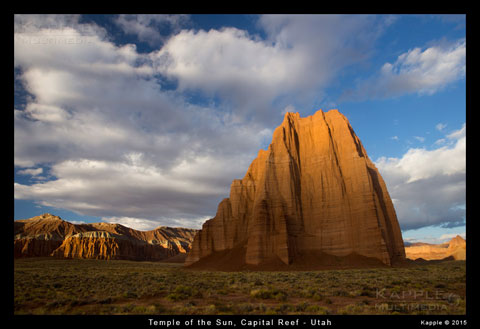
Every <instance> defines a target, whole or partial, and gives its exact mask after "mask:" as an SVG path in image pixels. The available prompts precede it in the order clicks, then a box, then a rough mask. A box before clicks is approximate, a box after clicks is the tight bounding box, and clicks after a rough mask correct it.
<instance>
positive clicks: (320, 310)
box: [305, 305, 330, 314]
mask: <svg viewBox="0 0 480 329" xmlns="http://www.w3.org/2000/svg"><path fill="white" fill-rule="evenodd" d="M305 312H306V313H307V314H330V310H329V309H328V308H326V307H323V306H320V305H309V306H308V307H307V308H306V309H305Z"/></svg>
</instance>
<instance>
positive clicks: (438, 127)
mask: <svg viewBox="0 0 480 329" xmlns="http://www.w3.org/2000/svg"><path fill="white" fill-rule="evenodd" d="M446 127H447V124H446V123H441V122H440V123H438V124H437V125H436V126H435V129H437V130H438V131H442V130H443V129H445V128H446Z"/></svg>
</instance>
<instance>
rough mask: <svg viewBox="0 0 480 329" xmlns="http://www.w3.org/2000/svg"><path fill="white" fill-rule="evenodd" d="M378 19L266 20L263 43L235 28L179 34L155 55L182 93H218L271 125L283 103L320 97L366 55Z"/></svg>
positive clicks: (308, 17) (262, 21)
mask: <svg viewBox="0 0 480 329" xmlns="http://www.w3.org/2000/svg"><path fill="white" fill-rule="evenodd" d="M382 22H383V21H382V20H378V19H375V18H374V17H370V16H363V15H346V16H344V15H264V16H261V17H260V19H259V22H258V25H259V27H260V28H262V29H263V30H264V31H265V32H266V34H267V38H266V39H265V40H264V39H261V38H260V37H258V36H257V35H250V34H249V33H248V32H246V31H244V30H239V29H236V28H223V29H221V30H209V31H203V30H200V31H193V30H183V31H181V32H180V33H178V34H176V35H174V36H172V37H171V38H170V39H169V40H168V42H166V44H165V45H164V47H162V49H160V50H159V51H158V52H157V53H155V56H153V57H154V60H155V62H156V63H157V68H158V70H159V71H160V72H161V73H162V74H165V75H166V76H168V77H170V78H172V79H176V81H178V86H179V89H180V90H193V91H200V92H202V93H204V94H206V95H209V96H211V97H214V96H217V97H219V98H220V99H222V100H223V101H224V102H227V103H230V104H233V105H234V107H235V109H236V111H237V112H241V113H242V115H251V116H255V117H256V118H257V120H262V121H264V122H269V120H270V122H271V118H272V117H276V116H274V115H272V114H273V113H277V115H278V113H279V112H280V111H281V110H282V109H283V108H285V106H287V105H289V104H292V103H297V104H302V102H303V103H304V104H306V103H308V102H309V101H311V100H312V99H313V98H321V97H322V90H323V88H325V87H326V86H328V84H329V83H331V81H332V79H333V78H334V76H335V74H336V73H338V72H339V71H340V70H341V69H343V68H345V67H347V66H349V65H352V64H355V63H357V62H359V61H361V60H364V59H365V58H367V57H368V56H369V54H370V53H371V49H372V47H373V44H374V42H375V40H376V38H378V36H379V35H380V33H381V32H380V31H382V26H383V25H382V24H383V23H382ZM359 30H361V31H362V33H357V32H358V31H359ZM205 77H208V79H205ZM272 105H275V106H276V107H275V108H273V107H272ZM300 108H301V106H300Z"/></svg>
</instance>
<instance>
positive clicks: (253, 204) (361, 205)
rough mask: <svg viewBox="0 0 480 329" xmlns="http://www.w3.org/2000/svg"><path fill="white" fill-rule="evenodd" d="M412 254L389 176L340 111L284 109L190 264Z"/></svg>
mask: <svg viewBox="0 0 480 329" xmlns="http://www.w3.org/2000/svg"><path fill="white" fill-rule="evenodd" d="M404 260H405V249H404V245H403V239H402V235H401V231H400V227H399V225H398V221H397V217H396V213H395V209H394V208H393V204H392V201H391V199H390V196H389V194H388V191H387V188H386V186H385V183H384V181H383V179H382V177H381V176H380V173H379V172H378V170H377V169H376V167H375V165H374V164H373V163H372V161H371V160H370V159H369V158H368V156H367V152H366V151H365V149H364V147H363V146H362V143H361V142H360V140H359V138H358V137H357V136H356V134H355V133H354V131H353V129H352V127H351V126H350V124H349V122H348V120H347V119H346V118H345V116H343V115H342V114H341V113H340V112H339V111H337V110H330V111H328V112H323V111H322V110H319V111H318V112H316V113H315V114H314V115H312V116H309V117H306V118H301V117H300V116H299V114H298V113H286V114H285V117H284V120H283V122H282V124H281V125H280V126H279V127H277V128H276V129H275V131H274V133H273V139H272V143H271V144H270V146H269V147H268V149H267V150H260V151H259V153H258V156H257V158H256V159H255V160H253V162H252V163H251V165H250V167H249V168H248V170H247V173H246V174H245V177H244V178H243V179H236V180H234V181H233V183H232V185H231V188H230V197H229V198H226V199H224V200H223V201H222V202H221V203H220V204H219V205H218V210H217V213H216V216H215V217H214V218H212V219H210V220H208V221H206V222H205V223H204V224H203V227H202V229H201V230H200V231H199V232H198V233H197V235H196V236H195V238H194V241H193V246H192V250H191V252H190V253H189V254H188V255H187V259H186V262H185V265H187V266H189V267H190V268H205V269H219V270H236V269H242V268H252V269H293V268H302V269H316V268H324V267H341V266H353V267H358V266H363V265H373V264H376V265H379V264H380V265H382V264H383V265H387V266H388V265H392V264H393V263H395V262H403V261H404Z"/></svg>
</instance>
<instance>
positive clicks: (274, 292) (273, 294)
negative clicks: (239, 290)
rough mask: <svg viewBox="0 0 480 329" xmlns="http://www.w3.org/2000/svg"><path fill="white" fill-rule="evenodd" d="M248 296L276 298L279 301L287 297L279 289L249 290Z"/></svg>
mask: <svg viewBox="0 0 480 329" xmlns="http://www.w3.org/2000/svg"><path fill="white" fill-rule="evenodd" d="M250 296H251V297H254V298H260V299H276V300H280V301H284V300H286V299H287V296H288V295H287V293H286V292H285V291H282V290H279V289H265V288H261V289H254V290H252V291H250Z"/></svg>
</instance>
